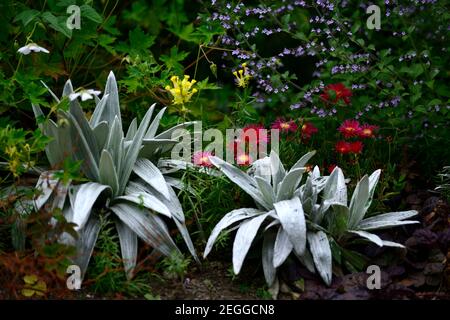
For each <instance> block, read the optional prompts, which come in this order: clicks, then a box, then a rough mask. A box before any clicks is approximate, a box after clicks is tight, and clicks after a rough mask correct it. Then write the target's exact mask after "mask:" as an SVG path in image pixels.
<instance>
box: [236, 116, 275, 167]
mask: <svg viewBox="0 0 450 320" xmlns="http://www.w3.org/2000/svg"><path fill="white" fill-rule="evenodd" d="M253 137H255V139H256V140H253ZM262 142H264V143H268V142H269V135H268V134H267V130H266V129H265V128H264V126H263V125H262V124H249V125H247V126H245V127H244V128H242V132H241V134H240V136H239V137H236V138H235V139H234V141H233V142H232V143H231V144H230V145H229V146H228V147H229V148H230V149H232V150H233V152H234V156H235V161H236V163H237V164H238V165H240V166H248V165H250V164H252V162H253V159H252V158H251V157H250V155H249V154H248V152H249V148H250V144H251V147H252V148H253V149H254V150H258V148H259V144H260V143H262Z"/></svg>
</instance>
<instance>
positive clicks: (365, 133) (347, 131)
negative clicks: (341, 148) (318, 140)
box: [338, 120, 378, 139]
mask: <svg viewBox="0 0 450 320" xmlns="http://www.w3.org/2000/svg"><path fill="white" fill-rule="evenodd" d="M338 130H339V131H340V132H341V133H342V135H343V136H344V138H346V139H348V138H353V137H358V138H374V137H375V131H377V130H378V126H374V125H371V124H364V125H362V126H361V125H360V124H359V122H358V121H356V120H345V121H344V122H343V123H342V124H341V126H340V127H339V129H338Z"/></svg>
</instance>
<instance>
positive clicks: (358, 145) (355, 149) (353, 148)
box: [350, 141, 364, 153]
mask: <svg viewBox="0 0 450 320" xmlns="http://www.w3.org/2000/svg"><path fill="white" fill-rule="evenodd" d="M363 146H364V145H363V143H362V142H361V141H355V142H351V143H350V152H351V153H361V152H362V149H363Z"/></svg>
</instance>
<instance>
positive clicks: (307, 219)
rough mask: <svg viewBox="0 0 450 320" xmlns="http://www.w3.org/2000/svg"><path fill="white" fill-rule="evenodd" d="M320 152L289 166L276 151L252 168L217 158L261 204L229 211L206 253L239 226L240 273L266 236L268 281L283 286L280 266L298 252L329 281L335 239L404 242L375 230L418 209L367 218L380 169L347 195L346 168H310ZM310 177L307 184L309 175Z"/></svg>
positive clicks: (218, 164) (264, 257)
mask: <svg viewBox="0 0 450 320" xmlns="http://www.w3.org/2000/svg"><path fill="white" fill-rule="evenodd" d="M314 154H315V151H312V152H309V153H307V154H305V155H304V156H303V157H302V158H301V159H300V160H298V161H297V163H296V164H294V166H292V168H291V169H290V170H289V171H287V170H286V169H285V168H284V166H283V164H282V163H281V161H280V159H279V157H278V155H277V154H276V153H275V152H272V153H271V154H270V157H266V158H263V159H260V160H257V161H255V162H254V163H253V165H252V166H251V168H250V169H249V170H248V172H247V173H244V172H243V171H241V170H240V169H238V168H236V167H234V166H232V165H231V164H229V163H227V162H224V161H223V160H221V159H218V158H216V157H211V158H210V159H211V162H212V163H213V164H214V165H215V166H216V167H217V168H218V169H220V170H221V171H222V172H223V173H224V174H225V175H226V176H227V177H228V178H229V179H230V180H231V181H233V182H234V183H236V184H237V185H238V186H239V187H241V188H242V189H243V190H244V191H245V192H246V193H247V194H248V195H250V196H251V197H252V198H253V199H254V201H255V203H256V208H241V209H236V210H233V211H231V212H229V213H227V214H226V215H225V216H224V217H223V218H222V219H221V220H220V221H219V223H218V224H217V225H216V226H215V228H214V229H213V231H212V233H211V235H210V237H209V240H208V243H207V245H206V248H205V252H204V256H205V257H206V256H207V255H208V254H209V253H210V251H211V249H212V247H213V245H214V242H215V241H216V239H217V237H218V236H219V234H220V233H221V232H222V231H223V230H225V229H228V230H235V229H237V232H236V236H235V239H234V243H233V268H234V272H235V273H236V274H237V273H239V271H240V270H241V267H242V264H243V262H244V259H245V257H246V255H247V253H248V251H249V249H250V247H251V244H252V242H253V241H254V239H255V238H256V237H258V238H262V252H261V255H262V265H263V269H264V275H265V278H266V282H267V284H268V285H269V287H271V288H272V289H275V291H276V288H278V279H277V268H278V267H279V266H281V265H282V264H283V263H284V262H285V261H286V259H287V258H288V257H289V256H290V255H291V254H293V255H294V256H296V257H297V258H298V259H299V260H300V261H301V263H303V264H304V265H305V266H306V267H307V268H308V269H309V270H310V271H311V272H317V273H318V274H319V275H320V276H321V277H322V279H323V280H324V282H325V283H326V284H328V285H330V284H331V280H332V260H333V257H332V251H331V248H330V242H329V240H330V239H331V238H333V239H335V240H337V241H339V239H341V238H342V237H347V236H359V237H362V238H364V239H366V240H369V241H372V242H374V243H375V244H377V245H379V246H394V247H402V245H400V244H398V243H394V242H390V241H383V240H381V239H380V238H379V237H378V236H376V235H375V234H373V233H370V231H372V230H376V229H382V228H389V227H394V226H399V225H405V224H410V223H416V221H409V220H405V219H407V218H409V217H412V216H414V215H416V214H417V212H416V211H414V210H411V211H404V212H392V213H386V214H381V215H376V216H373V217H369V218H365V215H366V213H367V210H368V209H369V207H370V204H371V202H372V198H373V195H374V190H375V186H376V184H377V182H378V179H379V177H380V172H381V171H380V170H377V171H375V172H374V173H373V174H372V175H370V176H369V177H368V176H364V177H363V178H362V179H361V181H360V182H359V183H358V184H357V186H356V188H355V191H354V192H353V195H352V197H351V200H350V203H348V199H347V186H346V180H345V178H344V175H343V173H342V170H341V169H340V168H338V167H337V168H335V169H334V171H333V172H332V173H331V175H330V176H321V175H320V171H319V168H318V167H315V168H314V170H312V172H309V173H308V174H304V173H305V172H306V168H305V165H306V163H307V162H308V161H309V159H311V157H312V156H313V155H314ZM304 175H305V176H306V178H305V179H304V182H303V184H302V178H303V176H304Z"/></svg>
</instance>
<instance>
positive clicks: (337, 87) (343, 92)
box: [320, 83, 352, 104]
mask: <svg viewBox="0 0 450 320" xmlns="http://www.w3.org/2000/svg"><path fill="white" fill-rule="evenodd" d="M351 96H352V92H351V90H350V89H349V88H347V87H346V86H344V85H343V84H342V83H334V84H329V85H327V86H326V87H325V89H324V92H323V93H322V94H321V95H320V97H321V98H322V100H324V101H325V102H327V103H337V102H338V101H339V100H342V101H344V102H345V104H349V103H350V97H351Z"/></svg>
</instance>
